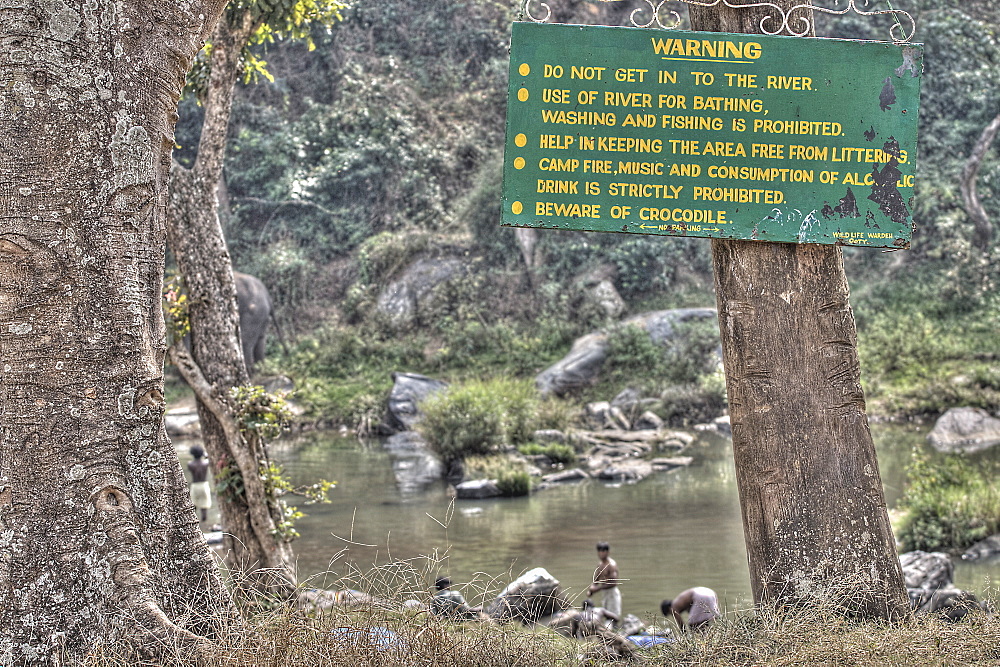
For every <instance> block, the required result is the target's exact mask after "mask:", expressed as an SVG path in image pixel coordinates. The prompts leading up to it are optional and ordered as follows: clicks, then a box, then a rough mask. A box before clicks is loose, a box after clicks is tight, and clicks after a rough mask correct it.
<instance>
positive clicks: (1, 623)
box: [0, 0, 238, 665]
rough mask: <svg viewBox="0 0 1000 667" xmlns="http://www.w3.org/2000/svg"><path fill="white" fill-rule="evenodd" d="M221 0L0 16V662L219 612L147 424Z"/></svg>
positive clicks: (204, 559) (180, 489) (212, 579)
mask: <svg viewBox="0 0 1000 667" xmlns="http://www.w3.org/2000/svg"><path fill="white" fill-rule="evenodd" d="M224 4H225V3H224V2H223V1H221V0H198V1H195V0H192V1H188V2H174V1H173V0H169V1H164V0H158V1H156V0H145V1H138V0H137V1H135V2H129V3H121V2H112V1H110V0H87V1H84V0H66V1H65V2H59V3H50V2H41V1H40V0H27V1H25V2H18V3H6V4H5V6H4V10H3V12H2V20H0V82H2V83H0V91H2V92H0V165H2V166H0V172H2V174H3V179H2V181H3V183H2V185H0V369H2V370H0V415H2V418H0V664H3V665H24V664H35V663H44V664H52V665H56V664H63V663H64V662H69V663H75V662H77V661H78V660H80V659H81V658H82V656H83V655H84V652H85V651H88V650H93V649H95V648H99V647H101V646H102V645H103V646H106V645H108V644H117V643H119V642H128V643H131V644H133V645H139V646H145V647H146V648H147V649H149V650H151V651H154V650H155V649H154V646H156V645H158V646H159V647H160V649H163V647H173V648H172V649H171V650H176V649H177V647H181V648H182V649H183V650H184V651H185V652H186V654H187V655H189V656H193V657H197V652H198V651H200V650H201V649H203V648H204V646H205V645H206V644H205V640H204V639H203V637H204V636H206V635H208V634H210V633H211V632H212V631H213V628H214V627H216V626H217V624H226V623H229V622H234V621H236V620H237V618H238V617H237V616H236V614H235V611H234V608H233V606H232V603H231V601H230V598H229V595H228V593H227V591H226V590H225V588H224V587H223V585H222V583H221V581H220V578H219V575H218V571H217V570H216V567H215V565H214V562H213V560H212V557H211V554H210V552H209V550H208V548H207V546H206V544H205V540H204V538H203V537H202V535H201V532H200V530H199V528H198V519H197V517H196V516H195V513H194V508H193V507H192V505H191V502H190V500H189V497H188V490H187V484H186V483H185V481H184V477H183V475H182V472H181V469H180V466H179V464H178V460H177V456H176V454H175V452H174V449H173V447H172V446H171V444H170V442H169V441H168V440H167V438H166V435H165V432H164V429H163V409H164V404H163V393H162V389H163V355H164V327H163V316H162V311H161V308H160V291H161V287H162V282H163V243H164V204H165V195H166V184H167V178H168V167H169V164H170V152H171V149H172V146H173V123H174V120H175V119H176V111H175V109H176V106H177V100H178V98H179V96H180V91H181V86H182V85H183V81H184V74H185V72H186V71H187V68H188V65H189V63H190V61H191V58H192V57H193V56H194V54H195V53H196V52H197V51H198V49H199V47H200V46H201V42H202V41H203V40H204V39H205V37H206V36H207V35H208V34H209V32H210V31H211V29H212V27H213V26H214V24H215V22H216V20H217V19H218V16H219V13H220V12H221V10H222V7H223V5H224Z"/></svg>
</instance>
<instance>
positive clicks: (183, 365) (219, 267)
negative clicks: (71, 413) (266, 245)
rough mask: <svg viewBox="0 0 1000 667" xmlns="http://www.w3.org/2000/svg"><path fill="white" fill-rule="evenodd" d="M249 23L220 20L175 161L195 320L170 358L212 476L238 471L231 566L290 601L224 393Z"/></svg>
mask: <svg viewBox="0 0 1000 667" xmlns="http://www.w3.org/2000/svg"><path fill="white" fill-rule="evenodd" d="M254 28H255V26H254V25H253V24H252V23H251V21H250V17H249V12H243V14H242V21H241V22H240V23H239V24H238V25H231V24H230V23H229V22H227V20H226V19H225V18H223V20H222V21H220V22H219V25H218V28H217V29H216V32H215V34H214V35H213V37H212V65H211V67H212V70H211V75H210V79H209V84H208V92H207V95H206V98H205V100H204V105H205V121H204V125H203V127H202V131H201V139H200V141H199V144H198V156H197V158H196V159H195V163H194V165H193V166H192V167H191V168H190V169H186V168H184V167H182V166H181V165H179V164H177V163H176V162H175V163H174V164H173V166H172V168H171V173H170V197H169V204H168V212H167V213H168V215H167V234H168V242H169V245H170V250H171V252H172V253H173V255H174V258H175V259H176V260H177V266H178V268H179V269H180V272H181V274H182V275H183V277H184V284H185V286H186V288H187V292H188V298H189V303H190V307H189V311H190V320H191V354H190V355H188V354H187V352H186V350H184V349H183V347H181V346H178V345H175V346H174V347H173V348H172V349H171V352H170V354H171V360H172V361H174V362H175V363H176V364H177V367H178V369H179V371H180V372H181V375H182V376H183V377H184V379H185V380H186V381H187V383H188V384H189V385H190V386H191V387H192V389H194V391H195V395H196V396H197V398H198V416H199V418H200V420H201V433H202V439H203V440H204V444H205V450H206V451H207V452H208V455H209V458H210V459H211V460H213V461H214V466H213V470H214V471H215V474H216V476H219V475H220V472H221V473H222V474H237V475H239V477H240V478H241V482H242V487H243V489H244V492H243V493H234V492H233V491H232V490H231V488H230V490H229V491H227V492H225V493H223V494H221V495H220V497H219V499H218V501H219V511H220V514H221V517H222V523H223V526H224V528H225V530H226V534H227V538H226V548H227V549H226V550H227V556H226V559H227V563H228V565H229V567H230V569H231V570H232V571H233V573H234V574H235V575H236V581H237V583H238V584H241V585H245V588H246V589H247V590H250V589H253V590H258V591H269V592H271V593H275V594H278V595H282V596H289V595H291V594H292V592H293V590H294V587H295V574H294V568H293V565H292V550H291V545H290V544H289V543H288V542H287V541H285V540H284V539H282V537H281V536H280V535H279V532H278V530H277V525H278V523H279V521H280V517H279V516H278V515H277V508H276V507H275V506H274V504H273V503H272V502H269V499H268V497H267V494H266V491H265V488H264V483H263V482H262V480H261V478H260V468H261V466H262V465H264V464H266V460H267V454H266V451H265V443H264V442H263V441H261V440H260V438H258V437H257V436H255V435H254V434H250V433H246V434H245V433H241V432H240V429H239V427H238V425H237V421H236V414H235V410H234V406H233V404H232V401H231V400H230V398H229V390H230V389H231V388H232V387H236V386H241V385H248V384H249V383H250V378H249V377H248V375H247V371H246V367H245V365H244V361H243V350H242V348H241V346H240V338H239V315H238V312H237V309H236V286H235V283H234V282H233V267H232V262H231V260H230V257H229V251H228V250H227V248H226V241H225V238H224V237H223V234H222V226H221V224H220V221H219V215H218V198H217V187H218V184H219V181H220V178H221V176H222V168H223V158H224V154H225V148H226V130H227V128H228V126H229V115H230V109H231V108H232V101H233V90H234V87H235V85H236V80H237V77H238V76H239V75H240V73H241V68H240V60H239V57H240V52H241V50H242V48H243V45H244V44H246V42H247V39H248V38H249V37H250V35H251V33H252V32H253V30H254Z"/></svg>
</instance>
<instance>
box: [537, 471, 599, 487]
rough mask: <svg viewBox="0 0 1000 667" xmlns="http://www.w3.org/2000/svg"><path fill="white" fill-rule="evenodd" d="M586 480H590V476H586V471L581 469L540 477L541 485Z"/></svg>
mask: <svg viewBox="0 0 1000 667" xmlns="http://www.w3.org/2000/svg"><path fill="white" fill-rule="evenodd" d="M586 479H590V475H588V474H587V471H586V470H583V469H582V468H573V469H572V470H561V471H559V472H554V473H550V474H548V475H545V476H544V477H542V483H543V484H565V483H566V482H582V481H584V480H586Z"/></svg>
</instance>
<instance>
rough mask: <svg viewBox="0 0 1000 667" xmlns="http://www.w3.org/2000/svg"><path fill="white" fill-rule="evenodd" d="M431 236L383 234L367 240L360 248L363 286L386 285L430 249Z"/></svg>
mask: <svg viewBox="0 0 1000 667" xmlns="http://www.w3.org/2000/svg"><path fill="white" fill-rule="evenodd" d="M430 240H431V239H430V236H429V235H428V234H426V233H421V232H416V233H413V232H407V233H399V232H395V233H394V232H382V233H380V234H375V235H374V236H370V237H369V238H367V239H366V240H365V241H364V243H362V244H361V246H360V247H359V248H358V251H357V259H358V273H359V275H358V279H359V281H360V282H361V283H362V284H364V285H384V284H385V283H386V281H388V280H390V279H391V278H392V277H393V275H394V274H395V273H396V272H398V271H399V270H400V269H402V268H404V267H406V265H407V264H408V263H409V262H410V261H411V260H412V259H413V258H414V257H416V256H417V255H418V254H419V253H421V252H423V251H425V250H427V249H428V247H429V246H430Z"/></svg>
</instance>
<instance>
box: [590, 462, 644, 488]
mask: <svg viewBox="0 0 1000 667" xmlns="http://www.w3.org/2000/svg"><path fill="white" fill-rule="evenodd" d="M651 474H653V464H652V463H651V462H649V461H646V460H644V459H634V458H629V459H620V460H616V461H611V462H608V463H606V464H603V465H600V466H599V467H598V468H597V470H595V471H594V477H597V478H598V479H603V480H605V481H610V482H626V483H630V484H634V483H635V482H641V481H642V480H644V479H646V478H647V477H649V476H650V475H651Z"/></svg>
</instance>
